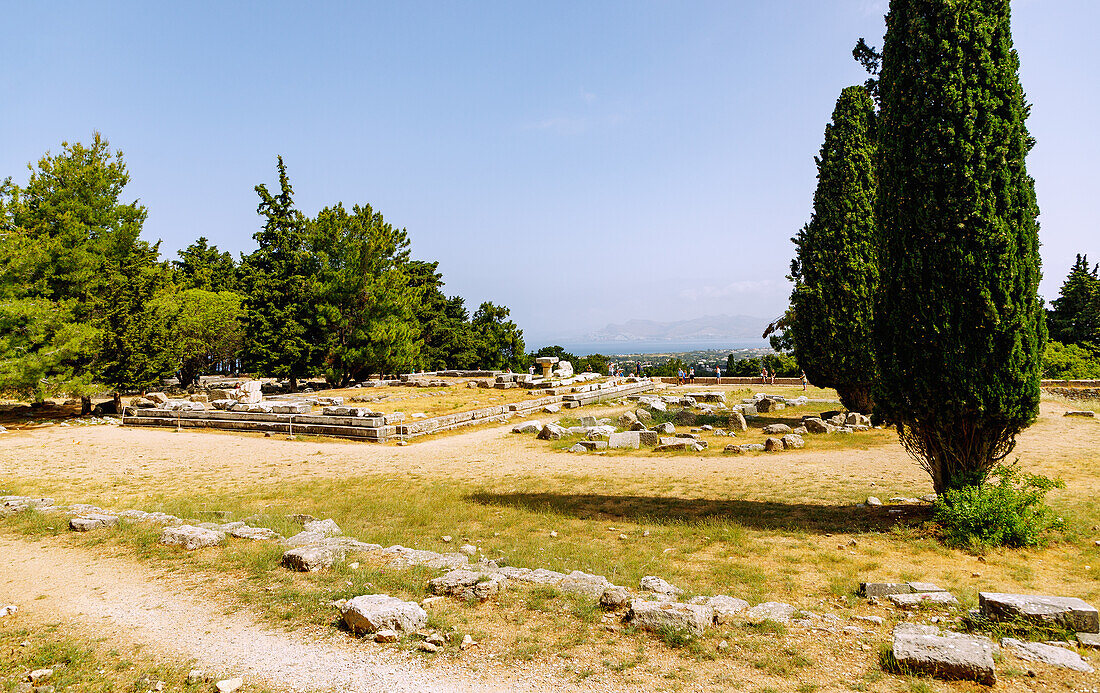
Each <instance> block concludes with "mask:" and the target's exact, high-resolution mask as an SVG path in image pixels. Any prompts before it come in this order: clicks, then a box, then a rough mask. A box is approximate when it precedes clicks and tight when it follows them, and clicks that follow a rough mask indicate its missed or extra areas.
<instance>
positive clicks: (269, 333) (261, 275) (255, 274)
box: [241, 156, 320, 389]
mask: <svg viewBox="0 0 1100 693" xmlns="http://www.w3.org/2000/svg"><path fill="white" fill-rule="evenodd" d="M278 169H279V192H278V193H277V194H274V195H273V194H271V192H269V191H268V189H267V186H266V185H264V184H262V183H261V184H260V185H257V186H256V194H258V195H259V196H260V204H259V206H258V207H257V208H256V212H257V213H258V214H260V215H261V216H263V217H264V226H263V228H262V229H260V230H259V231H257V232H256V233H255V234H254V235H253V238H255V239H256V242H257V243H258V244H259V247H258V248H257V249H256V251H255V252H253V253H252V254H251V255H249V256H248V257H246V258H244V261H243V262H242V263H241V275H242V281H243V284H244V288H245V302H244V309H245V335H246V336H245V357H246V361H247V363H248V365H249V367H251V368H253V369H255V370H256V371H257V372H259V373H260V374H261V375H268V376H273V377H276V378H286V379H288V380H289V381H290V386H291V389H297V387H298V379H299V378H301V377H304V376H306V375H309V374H310V373H311V372H312V370H313V369H314V368H315V367H316V366H317V358H318V355H319V353H320V347H319V340H318V338H317V334H316V332H317V319H316V307H315V299H316V296H315V295H316V293H317V267H316V264H317V263H316V261H315V259H314V258H313V257H312V256H311V254H310V253H309V252H308V250H307V235H306V226H307V220H306V218H305V217H304V215H302V213H301V212H299V211H298V210H297V209H296V208H295V207H294V189H293V188H291V186H290V179H289V177H288V176H287V173H286V165H285V164H284V163H283V157H281V156H280V157H279V162H278Z"/></svg>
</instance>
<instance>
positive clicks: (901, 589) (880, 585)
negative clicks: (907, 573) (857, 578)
mask: <svg viewBox="0 0 1100 693" xmlns="http://www.w3.org/2000/svg"><path fill="white" fill-rule="evenodd" d="M912 591H913V590H912V588H911V587H909V583H906V582H861V583H859V593H860V594H861V595H862V596H864V597H867V598H868V599H870V598H871V597H886V596H889V595H891V594H909V593H911V592H912Z"/></svg>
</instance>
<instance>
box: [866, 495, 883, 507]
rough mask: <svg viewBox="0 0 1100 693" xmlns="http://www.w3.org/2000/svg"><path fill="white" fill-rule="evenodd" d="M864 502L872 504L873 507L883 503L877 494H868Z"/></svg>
mask: <svg viewBox="0 0 1100 693" xmlns="http://www.w3.org/2000/svg"><path fill="white" fill-rule="evenodd" d="M864 503H866V504H867V505H870V506H872V507H878V506H880V505H882V501H881V500H879V499H878V497H876V496H867V500H866V501H864Z"/></svg>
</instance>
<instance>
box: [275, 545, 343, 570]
mask: <svg viewBox="0 0 1100 693" xmlns="http://www.w3.org/2000/svg"><path fill="white" fill-rule="evenodd" d="M342 560H344V552H343V551H342V550H341V549H340V548H338V547H333V546H299V547H298V548H296V549H290V550H289V551H287V552H286V553H284V554H283V565H284V566H286V567H287V568H290V569H291V570H297V571H299V572H302V573H312V572H316V571H318V570H322V569H324V568H331V567H332V566H334V565H336V564H337V563H339V562H340V561H342Z"/></svg>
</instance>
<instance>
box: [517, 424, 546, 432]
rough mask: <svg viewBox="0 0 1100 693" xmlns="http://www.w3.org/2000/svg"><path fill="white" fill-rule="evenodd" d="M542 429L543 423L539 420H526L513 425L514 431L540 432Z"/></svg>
mask: <svg viewBox="0 0 1100 693" xmlns="http://www.w3.org/2000/svg"><path fill="white" fill-rule="evenodd" d="M541 430H542V423H541V422H539V421H524V422H523V423H518V424H516V425H515V426H512V433H538V432H539V431H541Z"/></svg>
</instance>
